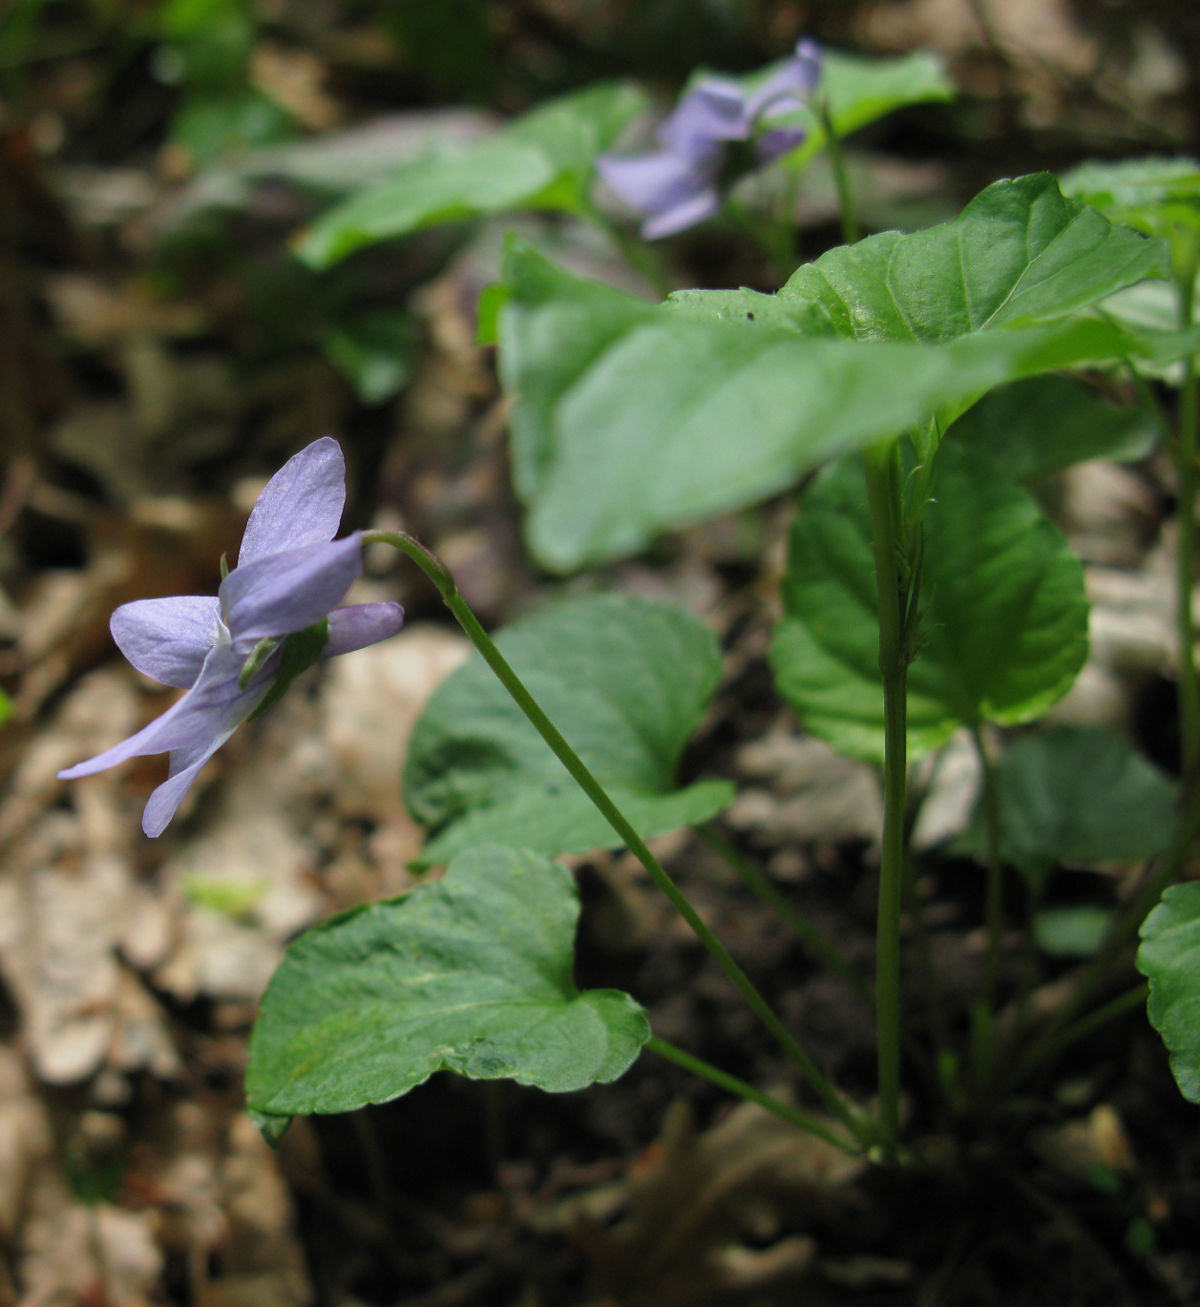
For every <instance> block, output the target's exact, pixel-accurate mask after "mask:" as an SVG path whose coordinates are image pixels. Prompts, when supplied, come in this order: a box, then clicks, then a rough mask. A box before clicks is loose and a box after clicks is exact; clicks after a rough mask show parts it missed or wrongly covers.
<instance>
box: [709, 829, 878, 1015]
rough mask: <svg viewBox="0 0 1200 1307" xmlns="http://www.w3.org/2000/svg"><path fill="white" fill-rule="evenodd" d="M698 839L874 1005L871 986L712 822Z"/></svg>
mask: <svg viewBox="0 0 1200 1307" xmlns="http://www.w3.org/2000/svg"><path fill="white" fill-rule="evenodd" d="M698 833H699V835H700V838H701V839H703V840H704V841H705V843H706V844H708V845H709V846H710V847H711V848H713V849H715V850H716V852H717V853H718V854H720V856H721V857H722V858H723V859H724V860H725V861H726V862H727V863H728V864H729V866H730V867H732V868H733V870H734V871H736V872H737V874H738V875H739V876H740V877H741V878H742V880H744V881H745V882H746V884H747V886H749V888H750V889H751V890H752V891H753V892H754V893H755V894H757V895H758V897H759V898H760V899H762V901H763V902H764V903H765V904H767V906H768V907H769V908H770V909H771V910H772V911H773V912H774V913H775V914H776V916H778V917H779V918H780V920H782V921H783V922H785V923H786V924H787V925H788V926H790V927H791V928H792V930H794V931H795V932H796V935H797V936H798V937H799V938H800V940H801V941H803V943H804V944H805V945H806V946H807V947H808V948H809V949H811V950H812V952H813V953H815V954H816V956H817V957H818V958H820V959H821V961H822V962H823V963H824V964H825V965H826V966H827V967H828V968H829V969H830V971H833V972H835V973H836V974H837V975H839V976H841V978H842V979H843V980H844V981H845V982H846V984H847V985H849V986H850V988H851V989H852V990H854V992H855V993H856V994H857V995H858V997H859V998H861V999H862V1000H863V1002H864V1003H869V1004H872V1005H874V1002H875V996H874V994H872V993H871V987H870V985H868V984H867V982H866V981H865V980H864V979H863V978H862V977H861V976H860V975H859V974H858V972H856V971H855V970H854V968H853V967H852V966H851V965H850V963H849V962H847V961H846V959H845V958H844V957H843V956H842V955H841V953H839V952H838V950H837V949H836V948H835V947H834V945H833V944H831V943H830V942H829V940H827V939H826V938H825V936H824V935H822V934H821V932H820V931H819V930H817V928H816V927H815V926H814V925H813V924H812V923H811V922H810V921H808V920H807V919H806V918H805V917H803V916H801V914H800V913H799V912H797V911H796V909H795V908H794V907H793V906H792V904H791V903H790V902H789V901H788V899H787V898H786V897H785V896H784V895H782V894H781V893H780V892H779V891H778V890H777V889H776V888H775V886H774V885H773V884H772V883H771V881H770V880H769V879H768V878H767V876H765V875H764V874H763V872H762V870H761V869H760V868H759V867H757V866H756V865H755V864H754V862H752V861H751V860H750V859H749V858H747V857H746V856H745V855H744V854H742V853H740V852H739V851H738V850H737V849H736V848H734V846H733V845H732V844H731V843H730V842H729V840H727V839H726V838H725V836H724V835H723V834H722V833H721V832H720V831H719V830H718V829H717V828H716V827H715V826H713V825H711V824H709V825H705V826H701V827H699V828H698Z"/></svg>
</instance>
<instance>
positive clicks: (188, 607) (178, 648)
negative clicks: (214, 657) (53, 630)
mask: <svg viewBox="0 0 1200 1307" xmlns="http://www.w3.org/2000/svg"><path fill="white" fill-rule="evenodd" d="M220 612H221V607H220V604H219V603H218V601H217V600H216V599H215V598H213V597H212V596H211V595H173V596H171V597H169V598H163V599H138V600H136V601H135V602H133V603H131V604H122V605H121V606H120V608H118V609H117V610H116V612H114V613H113V615H112V617H111V618H110V619H109V623H108V625H109V630H111V631H112V637H113V639H114V640H115V641H116V642H117V646H118V648H119V649H120V650H121V652H122V653H123V654H124V655H125V657H126V658H128V659H129V661H130V662H131V663H132V664H133V665H134V666H135V667H136V668H137V669H138V671H139V672H144V673H145V674H146V675H147V676H152V677H153V678H154V679H155V680H156V681H161V682H162V683H163V684H164V685H174V686H177V687H178V688H179V689H181V690H186V689H187V688H188V687H189V686H191V685H193V684H194V683H195V681H196V678H197V677H198V676H199V675H200V669H201V668H202V667H203V666H204V660H205V659H206V658H207V657H208V654H209V651H210V650H211V649H212V647H213V645H214V644H215V642H216V639H217V636H218V634H219V632H220V628H221V617H220Z"/></svg>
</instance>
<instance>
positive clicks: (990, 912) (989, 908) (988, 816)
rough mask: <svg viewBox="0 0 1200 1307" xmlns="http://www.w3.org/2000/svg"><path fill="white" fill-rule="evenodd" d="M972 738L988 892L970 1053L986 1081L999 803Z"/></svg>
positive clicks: (998, 932)
mask: <svg viewBox="0 0 1200 1307" xmlns="http://www.w3.org/2000/svg"><path fill="white" fill-rule="evenodd" d="M971 739H972V741H973V742H974V744H975V752H976V753H977V754H978V755H979V766H980V773H981V776H982V778H983V819H984V831H985V837H986V845H987V858H986V869H987V870H986V874H987V891H986V895H985V899H984V911H983V919H984V931H985V934H986V937H987V947H986V951H985V953H984V960H983V976H982V978H981V981H980V987H979V994H978V996H977V997H976V1000H975V1005H974V1009H973V1011H972V1014H971V1034H972V1055H973V1064H974V1071H975V1076H976V1080H977V1082H978V1083H983V1082H985V1081H986V1080H987V1077H988V1075H989V1074H990V1071H991V1065H992V1027H993V1024H994V1018H995V1013H996V991H997V988H998V985H999V978H1000V950H1001V947H1002V945H1003V942H1004V898H1003V891H1004V879H1003V876H1004V871H1003V864H1002V860H1001V855H1000V803H999V795H998V794H997V793H996V774H995V769H994V768H993V766H992V760H991V757H990V756H989V754H988V751H987V745H986V744H985V743H984V739H983V732H982V731H981V730H980V729H979V727H978V726H973V727H972V728H971Z"/></svg>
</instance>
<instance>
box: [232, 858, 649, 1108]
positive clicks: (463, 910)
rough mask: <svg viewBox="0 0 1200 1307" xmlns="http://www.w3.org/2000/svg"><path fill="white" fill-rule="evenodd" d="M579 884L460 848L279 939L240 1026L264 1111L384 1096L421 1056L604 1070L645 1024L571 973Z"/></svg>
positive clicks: (613, 1067) (596, 1077)
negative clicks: (420, 874)
mask: <svg viewBox="0 0 1200 1307" xmlns="http://www.w3.org/2000/svg"><path fill="white" fill-rule="evenodd" d="M578 917H579V896H578V893H577V891H576V888H575V883H574V881H573V880H572V878H571V875H570V873H569V872H568V871H567V870H566V868H564V867H562V866H560V865H559V864H558V863H555V862H550V861H548V860H547V859H545V858H543V857H539V856H538V855H536V854H533V853H530V852H528V851H526V850H519V849H506V848H499V847H492V848H487V849H479V850H476V851H475V852H473V853H470V854H466V855H464V856H463V857H462V858H461V859H459V860H458V861H456V862H455V863H454V865H453V866H452V867H451V868H450V869H449V870H448V871H447V873H446V875H445V876H444V877H443V878H442V879H441V880H438V881H435V882H434V883H432V884H429V885H422V886H419V887H418V888H417V889H415V890H413V891H412V892H411V893H409V894H407V895H405V897H404V898H400V899H391V900H389V901H387V902H384V903H372V904H367V905H365V906H363V907H359V908H353V909H351V910H350V911H349V912H344V913H342V914H340V915H339V916H337V917H334V918H332V919H331V920H329V921H327V922H325V923H324V924H323V925H320V926H317V927H316V928H315V929H313V930H310V931H307V932H306V933H305V934H303V935H301V936H300V938H299V939H297V940H296V941H295V942H294V943H293V944H292V945H291V946H290V947H289V948H288V951H287V953H286V955H285V956H284V959H283V961H282V962H281V963H280V965H279V967H278V969H277V970H276V972H275V974H274V976H272V978H271V982H270V984H269V985H268V986H267V990H266V993H265V994H264V995H263V1000H262V1007H261V1010H260V1012H259V1017H258V1020H257V1022H256V1023H255V1026H254V1032H253V1035H252V1036H251V1040H250V1055H249V1063H248V1066H247V1068H246V1099H247V1103H248V1105H249V1107H250V1108H251V1110H252V1111H254V1112H255V1113H257V1114H258V1115H259V1116H260V1117H261V1118H266V1120H265V1121H264V1124H266V1125H268V1126H271V1125H273V1124H274V1125H275V1128H274V1129H273V1130H272V1133H273V1134H277V1133H278V1128H277V1123H278V1120H279V1118H286V1117H290V1116H303V1115H307V1114H309V1113H313V1112H349V1111H353V1110H354V1109H355V1108H358V1107H363V1106H364V1105H366V1104H368V1103H385V1102H388V1101H389V1100H390V1099H393V1098H398V1097H399V1096H400V1095H401V1094H405V1093H407V1092H408V1091H409V1090H410V1089H413V1088H414V1087H415V1086H417V1085H419V1084H421V1083H422V1082H423V1081H425V1080H427V1079H428V1078H429V1077H430V1076H431V1075H432V1074H433V1073H434V1072H435V1071H454V1072H456V1073H457V1074H458V1075H462V1076H467V1077H470V1078H471V1079H476V1080H498V1079H507V1080H515V1081H517V1082H518V1083H519V1084H523V1085H535V1086H537V1087H538V1088H539V1089H545V1090H549V1091H550V1092H552V1093H564V1092H567V1091H569V1090H573V1089H582V1088H583V1087H584V1086H585V1085H590V1084H595V1083H597V1082H606V1081H609V1080H615V1079H616V1078H617V1077H618V1076H619V1075H621V1074H622V1073H623V1072H624V1071H625V1070H626V1069H627V1068H628V1067H629V1065H630V1064H631V1063H632V1062H633V1061H634V1059H635V1058H636V1057H637V1055H638V1051H639V1050H640V1049H641V1047H642V1045H643V1044H644V1043H645V1042H646V1040H647V1039H649V1037H650V1027H649V1024H648V1023H647V1021H646V1016H645V1013H644V1012H643V1011H642V1009H641V1007H640V1006H639V1005H638V1004H637V1003H635V1002H634V1000H633V999H632V998H630V997H629V995H628V994H623V993H621V992H620V991H618V990H611V989H593V990H586V991H584V992H583V993H580V991H579V990H577V989H576V988H575V984H574V982H573V980H572V978H571V971H572V965H573V949H574V934H575V925H576V922H577V920H578Z"/></svg>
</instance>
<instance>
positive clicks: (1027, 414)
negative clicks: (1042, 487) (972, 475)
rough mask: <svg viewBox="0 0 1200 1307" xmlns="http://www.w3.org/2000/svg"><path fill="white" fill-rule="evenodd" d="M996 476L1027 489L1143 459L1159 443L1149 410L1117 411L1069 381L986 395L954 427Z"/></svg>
mask: <svg viewBox="0 0 1200 1307" xmlns="http://www.w3.org/2000/svg"><path fill="white" fill-rule="evenodd" d="M948 438H949V439H950V440H954V441H958V442H960V443H963V444H965V445H967V446H969V447H970V448H971V449H972V450H974V451H975V452H976V453H977V454H978V455H979V456H980V457H981V458H985V459H987V460H988V462H989V463H991V464H992V466H993V468H994V469H995V472H996V473H997V474H998V475H1001V476H1007V477H1009V478H1011V479H1012V480H1013V481H1020V482H1024V483H1026V484H1028V483H1030V482H1034V481H1041V480H1043V479H1044V478H1046V477H1048V476H1050V475H1051V474H1052V473H1054V472H1057V471H1059V470H1060V469H1062V468H1064V467H1069V466H1070V465H1071V464H1072V463H1081V462H1083V461H1084V460H1085V459H1089V458H1111V459H1116V460H1118V461H1122V460H1125V461H1129V460H1132V459H1136V458H1142V457H1144V456H1145V455H1146V454H1147V453H1149V451H1150V450H1151V449H1152V448H1153V446H1154V443H1155V441H1156V440H1157V438H1158V423H1157V420H1156V418H1155V415H1154V414H1153V413H1152V412H1150V411H1149V410H1148V409H1147V408H1145V407H1144V406H1140V405H1139V406H1130V405H1124V406H1118V405H1116V404H1113V403H1110V402H1109V401H1108V400H1107V399H1105V397H1104V396H1103V395H1102V394H1101V393H1100V392H1099V391H1097V390H1094V389H1092V387H1090V386H1087V385H1085V384H1084V383H1083V382H1081V381H1075V380H1072V379H1070V378H1068V377H1060V376H1048V377H1032V378H1030V379H1029V380H1027V381H1018V382H1015V383H1013V384H1012V385H1011V386H1001V387H1000V388H999V389H998V390H993V391H992V392H991V393H990V394H988V395H985V396H984V397H983V398H982V399H981V400H980V401H979V403H978V404H976V405H975V406H974V407H973V408H970V409H968V410H967V412H966V413H964V414H963V416H962V417H961V418H959V419H958V421H957V422H956V423H955V424H954V425H953V427H951V428H950V431H949V433H948Z"/></svg>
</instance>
